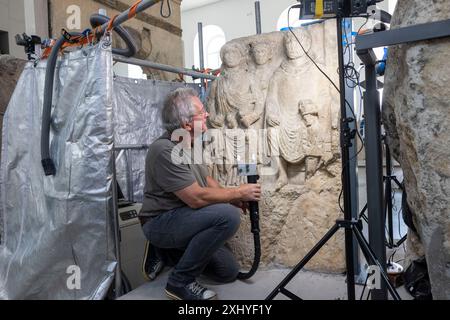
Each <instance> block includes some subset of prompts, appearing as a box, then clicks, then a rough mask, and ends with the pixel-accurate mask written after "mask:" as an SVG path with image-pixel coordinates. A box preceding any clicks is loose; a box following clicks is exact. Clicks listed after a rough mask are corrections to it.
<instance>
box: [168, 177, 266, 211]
mask: <svg viewBox="0 0 450 320" xmlns="http://www.w3.org/2000/svg"><path fill="white" fill-rule="evenodd" d="M174 193H175V195H176V196H177V197H178V198H180V199H181V201H183V202H184V203H186V204H187V205H188V206H189V207H190V208H192V209H199V208H203V207H206V206H209V205H211V204H216V203H231V202H238V201H260V199H261V186H260V185H259V184H244V185H241V186H240V187H238V188H212V187H209V186H208V187H206V188H202V187H201V186H200V185H199V184H198V183H197V182H195V183H193V184H192V185H190V186H189V187H187V188H184V189H182V190H179V191H176V192H174Z"/></svg>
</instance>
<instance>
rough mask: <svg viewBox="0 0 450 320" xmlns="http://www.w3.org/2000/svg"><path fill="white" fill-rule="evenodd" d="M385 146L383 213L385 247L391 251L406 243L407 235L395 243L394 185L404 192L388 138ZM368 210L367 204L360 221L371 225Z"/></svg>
mask: <svg viewBox="0 0 450 320" xmlns="http://www.w3.org/2000/svg"><path fill="white" fill-rule="evenodd" d="M382 140H383V144H384V150H385V161H386V162H385V163H386V175H384V176H383V182H384V204H383V205H384V207H383V212H384V214H385V217H386V220H387V233H388V234H387V239H386V240H385V245H386V247H388V248H389V249H393V248H397V247H399V246H400V245H401V244H402V243H403V242H405V241H406V238H407V235H406V234H405V235H404V236H403V237H402V238H401V239H400V240H398V241H397V242H394V227H393V215H392V208H393V205H392V196H391V195H392V183H393V182H394V183H395V184H396V185H397V187H398V188H399V189H400V190H402V191H403V185H402V183H401V182H400V181H398V179H397V176H396V175H394V174H393V173H392V160H391V159H392V158H391V152H390V149H389V146H388V144H387V141H386V136H383V137H382ZM366 210H367V204H366V205H365V206H364V208H363V209H362V210H361V212H360V214H359V218H360V219H364V221H366V222H367V223H369V220H368V218H367V216H366V215H365V212H366Z"/></svg>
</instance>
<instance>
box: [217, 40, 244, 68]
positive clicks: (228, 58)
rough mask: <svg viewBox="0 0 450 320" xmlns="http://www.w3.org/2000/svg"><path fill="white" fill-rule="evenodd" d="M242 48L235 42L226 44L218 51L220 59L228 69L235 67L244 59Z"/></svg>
mask: <svg viewBox="0 0 450 320" xmlns="http://www.w3.org/2000/svg"><path fill="white" fill-rule="evenodd" d="M244 52H245V50H244V47H243V46H242V45H241V44H239V43H236V42H234V43H233V42H229V43H226V44H225V45H224V46H223V47H222V49H221V50H220V59H222V62H223V64H224V65H225V66H226V67H228V68H234V67H237V66H238V65H240V64H241V63H242V60H243V59H244Z"/></svg>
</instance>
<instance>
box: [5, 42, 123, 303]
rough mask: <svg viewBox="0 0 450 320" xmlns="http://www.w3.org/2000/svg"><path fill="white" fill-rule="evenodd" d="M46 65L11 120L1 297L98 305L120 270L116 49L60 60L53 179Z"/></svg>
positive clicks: (35, 70) (16, 100)
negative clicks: (45, 140) (115, 209)
mask: <svg viewBox="0 0 450 320" xmlns="http://www.w3.org/2000/svg"><path fill="white" fill-rule="evenodd" d="M45 68H46V61H41V62H39V63H38V64H37V66H36V67H35V66H34V65H33V64H32V63H29V64H28V65H27V66H26V68H25V70H24V72H23V74H22V76H21V78H20V80H19V82H18V84H17V87H16V90H15V92H14V94H13V96H12V98H11V101H10V104H9V106H8V109H7V112H6V115H5V118H4V128H3V146H2V161H1V174H0V179H1V181H0V182H1V186H0V193H1V211H0V216H1V219H2V229H1V232H2V234H1V244H0V299H101V298H103V297H104V296H105V295H106V293H107V290H108V289H109V287H110V284H111V283H112V280H113V277H114V270H115V267H116V265H117V259H116V257H115V251H114V237H113V230H114V229H113V225H112V221H113V220H112V217H111V211H112V210H110V208H111V207H112V193H111V181H112V159H113V126H112V121H113V120H112V119H113V115H112V109H113V92H112V90H113V88H112V83H113V75H112V56H111V47H110V43H109V42H108V41H102V42H101V43H99V44H98V45H96V46H94V47H89V48H85V49H81V50H78V51H75V52H72V53H70V54H66V55H64V57H63V58H62V60H60V61H59V62H58V68H57V69H56V75H55V94H54V100H53V103H54V107H53V111H52V129H51V145H50V154H51V156H52V158H53V159H54V161H55V165H56V170H57V173H56V175H55V176H50V177H45V176H44V172H43V169H42V166H41V161H40V159H41V158H40V132H41V115H42V103H43V91H44V88H43V86H44V79H45Z"/></svg>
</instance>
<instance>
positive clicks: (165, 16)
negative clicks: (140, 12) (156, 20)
mask: <svg viewBox="0 0 450 320" xmlns="http://www.w3.org/2000/svg"><path fill="white" fill-rule="evenodd" d="M165 1H166V0H162V1H161V9H160V10H159V13H160V14H161V17H163V18H166V19H167V18H169V17H170V16H171V15H172V8H171V7H170V0H167V7H168V9H169V13H168V14H167V15H164V13H163V8H164V2H165Z"/></svg>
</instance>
